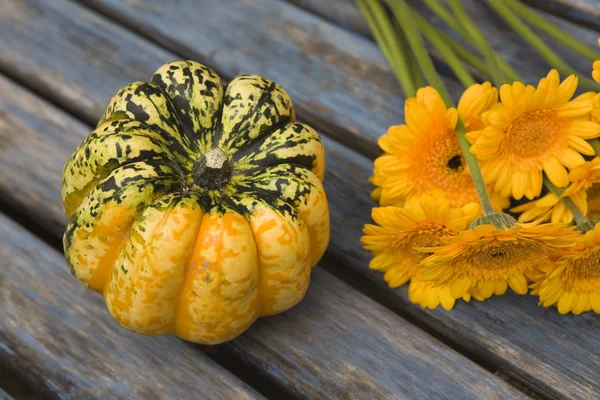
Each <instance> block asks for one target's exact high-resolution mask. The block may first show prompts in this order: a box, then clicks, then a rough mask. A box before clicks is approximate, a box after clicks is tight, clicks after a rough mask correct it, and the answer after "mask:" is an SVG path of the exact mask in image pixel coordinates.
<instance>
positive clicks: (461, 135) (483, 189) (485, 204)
mask: <svg viewBox="0 0 600 400" xmlns="http://www.w3.org/2000/svg"><path fill="white" fill-rule="evenodd" d="M466 133H467V130H466V129H465V126H464V124H463V123H462V121H461V120H460V118H459V119H458V122H457V123H456V136H457V138H458V144H459V145H460V149H461V150H462V152H463V157H465V161H466V162H467V166H468V167H469V172H470V173H471V178H473V184H474V185H475V190H477V195H478V196H479V202H480V203H481V208H482V209H483V215H491V214H495V213H496V211H495V210H494V207H492V202H491V201H490V196H489V194H488V191H487V186H486V185H485V181H484V180H483V175H482V174H481V168H479V163H478V162H477V159H476V158H475V156H474V155H473V154H471V151H470V148H471V144H470V143H469V141H468V140H467V138H466V137H465V134H466Z"/></svg>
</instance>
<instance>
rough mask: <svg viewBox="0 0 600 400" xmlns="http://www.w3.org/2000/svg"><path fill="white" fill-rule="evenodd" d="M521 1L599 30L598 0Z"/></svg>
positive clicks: (599, 10) (599, 5)
mask: <svg viewBox="0 0 600 400" xmlns="http://www.w3.org/2000/svg"><path fill="white" fill-rule="evenodd" d="M523 2H524V3H527V4H529V5H530V6H533V7H537V8H539V9H541V10H546V11H548V12H550V13H552V14H554V15H557V16H559V17H561V18H565V19H568V20H571V21H573V22H576V23H577V24H580V25H584V26H587V27H589V28H592V29H595V30H596V31H600V2H598V0H523Z"/></svg>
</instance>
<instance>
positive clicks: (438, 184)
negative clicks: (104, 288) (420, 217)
mask: <svg viewBox="0 0 600 400" xmlns="http://www.w3.org/2000/svg"><path fill="white" fill-rule="evenodd" d="M421 157H422V159H421V160H422V161H421V163H422V164H421V165H422V168H415V170H414V173H415V174H418V175H415V178H414V180H415V182H423V183H422V187H421V189H422V190H423V191H427V190H432V189H437V188H439V189H442V190H443V191H444V192H445V193H446V195H447V196H448V201H449V202H450V205H451V206H452V207H462V206H464V205H465V204H467V203H469V202H471V201H477V194H476V192H475V187H474V186H473V181H472V180H471V177H470V176H469V175H468V174H465V173H464V170H465V168H466V163H465V160H464V157H463V155H462V152H461V150H460V145H459V144H458V140H457V138H456V136H455V135H454V131H453V130H448V131H447V133H445V134H443V135H439V136H437V137H436V138H432V139H431V141H430V142H429V143H428V146H427V148H425V149H424V150H423V155H422V156H421ZM427 177H428V178H429V179H424V178H427Z"/></svg>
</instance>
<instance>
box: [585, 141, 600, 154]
mask: <svg viewBox="0 0 600 400" xmlns="http://www.w3.org/2000/svg"><path fill="white" fill-rule="evenodd" d="M588 143H589V144H590V146H592V149H594V153H596V155H597V156H600V139H592V140H590V141H588Z"/></svg>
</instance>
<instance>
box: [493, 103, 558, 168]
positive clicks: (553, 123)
mask: <svg viewBox="0 0 600 400" xmlns="http://www.w3.org/2000/svg"><path fill="white" fill-rule="evenodd" d="M559 128H560V119H559V118H558V117H557V116H556V115H555V114H554V113H553V112H552V111H548V110H542V111H533V112H529V113H526V114H523V115H521V116H520V117H519V118H517V119H516V120H515V121H514V122H513V123H512V124H511V125H510V126H509V127H508V130H507V132H506V133H507V134H506V142H505V143H506V147H507V151H508V152H512V153H514V154H515V155H518V156H521V157H533V156H537V155H539V154H543V153H545V152H546V151H547V150H548V148H549V147H551V146H552V144H553V143H554V141H555V139H556V137H557V136H558V132H559Z"/></svg>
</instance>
